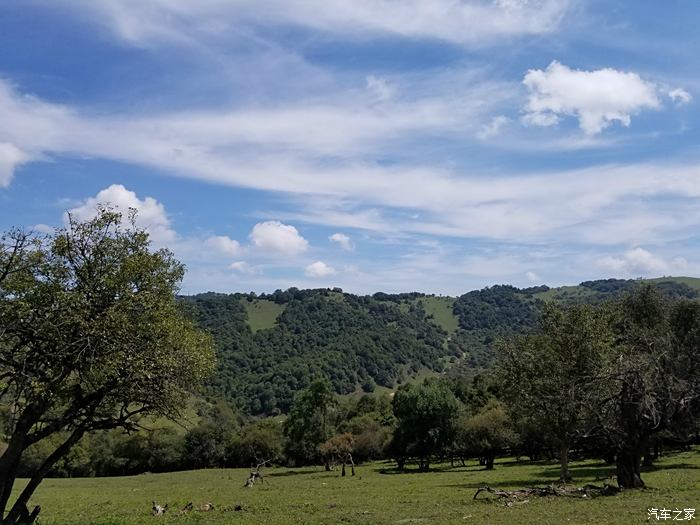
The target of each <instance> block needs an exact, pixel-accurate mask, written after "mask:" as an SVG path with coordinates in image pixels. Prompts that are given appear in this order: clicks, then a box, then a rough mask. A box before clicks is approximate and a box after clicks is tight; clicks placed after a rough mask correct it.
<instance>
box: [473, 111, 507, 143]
mask: <svg viewBox="0 0 700 525" xmlns="http://www.w3.org/2000/svg"><path fill="white" fill-rule="evenodd" d="M509 122H510V119H509V118H508V117H505V116H503V115H498V116H496V117H493V118H492V119H491V122H489V123H488V124H485V125H483V126H482V127H481V130H480V131H479V132H478V133H477V137H479V138H480V139H481V140H486V139H489V138H491V137H495V136H496V135H498V134H499V133H500V132H501V130H502V129H503V128H504V127H505V126H506V125H507V124H508V123H509Z"/></svg>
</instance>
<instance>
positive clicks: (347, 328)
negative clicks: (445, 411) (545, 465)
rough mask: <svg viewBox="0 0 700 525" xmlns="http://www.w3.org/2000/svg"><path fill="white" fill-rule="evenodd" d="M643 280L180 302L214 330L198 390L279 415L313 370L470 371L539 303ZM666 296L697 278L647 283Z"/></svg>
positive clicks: (378, 379) (337, 376)
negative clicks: (210, 360)
mask: <svg viewBox="0 0 700 525" xmlns="http://www.w3.org/2000/svg"><path fill="white" fill-rule="evenodd" d="M642 282H645V281H642V280H621V279H606V280H598V281H586V282H582V283H581V284H579V285H577V286H562V287H558V288H549V287H547V286H538V287H531V288H524V289H519V288H515V287H513V286H508V285H497V286H492V287H488V288H484V289H482V290H475V291H471V292H467V293H465V294H463V295H461V296H459V297H445V296H435V295H424V294H420V293H415V292H413V293H403V294H386V293H381V292H380V293H376V294H374V295H372V296H357V295H353V294H349V293H344V292H342V290H340V289H333V290H329V289H318V290H298V289H296V288H291V289H289V290H287V291H281V290H278V291H276V292H274V293H273V294H263V295H259V296H258V295H255V294H217V293H206V294H199V295H195V296H188V297H183V298H182V301H183V302H184V303H185V304H186V305H187V307H188V308H189V309H190V311H191V312H192V315H193V316H194V318H195V319H196V320H197V322H198V323H199V324H200V326H201V327H202V328H204V329H205V330H208V331H209V332H211V333H212V335H213V336H214V339H215V342H216V345H217V354H218V367H217V370H216V372H215V374H214V376H213V377H212V378H211V380H210V382H209V384H208V385H207V389H208V392H209V394H210V395H212V396H219V397H223V398H225V399H227V400H229V401H231V402H233V403H235V404H236V405H237V406H239V407H240V408H241V409H242V410H243V411H244V412H247V413H250V414H276V413H279V412H286V411H287V410H288V409H289V407H290V405H291V402H292V400H293V397H294V394H295V392H297V391H298V390H300V389H302V388H305V387H306V386H308V384H309V383H310V382H311V381H312V380H313V379H315V378H317V377H319V376H325V377H328V378H329V379H330V380H331V382H332V384H333V386H334V388H335V390H336V391H337V392H338V393H339V394H350V393H352V392H357V391H358V390H360V389H363V390H365V391H371V390H373V389H375V388H377V386H379V387H380V388H387V389H393V388H395V387H396V386H397V385H399V384H401V383H402V382H405V381H410V380H411V379H412V378H413V377H416V376H418V375H421V376H423V375H426V374H430V373H443V372H446V373H454V374H461V375H475V374H478V373H479V372H481V371H483V370H484V369H487V368H488V367H489V366H491V365H492V363H493V359H494V352H493V343H494V342H495V341H496V340H497V339H498V338H500V337H508V336H511V335H513V334H516V333H519V332H522V331H524V330H527V329H529V328H532V327H533V326H535V324H536V323H537V319H538V316H539V314H540V311H541V309H542V306H543V305H544V304H545V303H546V302H555V303H559V304H572V303H578V302H591V303H595V302H601V301H605V300H607V299H611V298H614V297H617V296H620V295H621V294H624V293H627V292H630V291H632V290H633V289H634V288H635V287H637V286H639V285H640V284H641V283H642ZM648 282H651V283H653V284H654V285H655V286H657V287H658V288H659V290H660V291H661V292H662V293H664V294H665V295H667V296H668V297H670V298H690V299H696V298H698V297H700V279H698V278H693V277H662V278H658V279H650V280H648Z"/></svg>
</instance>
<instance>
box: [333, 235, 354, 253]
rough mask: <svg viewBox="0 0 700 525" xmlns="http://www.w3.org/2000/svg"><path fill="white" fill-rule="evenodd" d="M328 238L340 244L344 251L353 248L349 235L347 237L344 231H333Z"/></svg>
mask: <svg viewBox="0 0 700 525" xmlns="http://www.w3.org/2000/svg"><path fill="white" fill-rule="evenodd" d="M328 240H329V241H332V242H335V243H338V246H340V247H341V248H342V249H343V250H346V251H351V250H352V249H353V248H354V246H353V244H352V241H351V240H350V237H348V236H347V235H345V234H344V233H334V234H333V235H331V236H329V237H328Z"/></svg>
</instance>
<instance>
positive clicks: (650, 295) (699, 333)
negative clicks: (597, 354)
mask: <svg viewBox="0 0 700 525" xmlns="http://www.w3.org/2000/svg"><path fill="white" fill-rule="evenodd" d="M613 329H614V332H615V335H616V341H615V347H614V352H612V353H611V355H610V358H609V360H608V362H607V364H606V369H605V371H604V380H605V381H604V383H602V384H601V386H600V387H599V388H598V389H599V390H602V391H603V392H604V394H605V397H604V400H605V401H604V402H603V403H600V404H599V408H600V410H599V412H598V421H599V424H600V430H601V432H602V435H603V437H604V438H605V440H606V441H607V442H608V444H609V446H610V447H611V448H612V451H613V452H614V454H615V461H616V467H617V481H618V484H619V485H620V486H621V487H624V488H640V487H644V481H643V480H642V477H641V459H642V456H643V455H644V453H645V452H646V450H647V448H648V447H649V445H650V439H651V438H652V437H653V436H654V435H657V434H659V433H660V432H664V433H670V434H675V435H679V434H680V435H683V434H684V433H686V432H689V431H692V430H693V429H694V428H695V424H696V423H694V422H696V421H697V418H698V415H699V414H700V363H699V362H698V361H699V360H698V347H699V345H700V307H699V305H698V304H697V303H695V302H690V301H680V302H677V303H674V304H669V303H668V302H667V301H665V300H664V299H663V297H662V296H661V295H660V294H659V292H658V291H657V290H655V289H654V288H653V287H651V286H642V287H641V288H639V289H638V290H637V291H635V292H634V293H633V294H631V295H629V296H627V297H625V298H624V299H623V300H621V301H619V302H618V304H617V305H616V308H615V312H614V321H613Z"/></svg>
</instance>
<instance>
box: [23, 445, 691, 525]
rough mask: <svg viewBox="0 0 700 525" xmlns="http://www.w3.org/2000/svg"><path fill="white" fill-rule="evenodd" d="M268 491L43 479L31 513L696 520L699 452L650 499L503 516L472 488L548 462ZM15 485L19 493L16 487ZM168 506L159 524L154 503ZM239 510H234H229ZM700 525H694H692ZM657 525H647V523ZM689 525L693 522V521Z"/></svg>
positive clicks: (217, 476)
mask: <svg viewBox="0 0 700 525" xmlns="http://www.w3.org/2000/svg"><path fill="white" fill-rule="evenodd" d="M571 472H572V474H573V476H574V478H575V481H576V484H577V485H579V486H581V485H583V484H586V483H595V484H597V485H601V484H602V483H603V482H604V481H606V480H608V481H611V477H612V476H613V475H614V467H613V466H610V465H606V464H604V463H601V462H599V461H580V462H574V463H573V465H572V469H571ZM264 474H265V481H264V483H258V484H256V485H255V486H254V487H253V488H251V489H247V488H244V487H243V484H244V482H245V480H246V478H247V475H248V470H246V469H214V470H198V471H189V472H176V473H168V474H142V475H139V476H130V477H115V478H75V479H47V480H45V481H44V483H42V485H41V486H40V488H39V489H38V490H37V492H36V494H35V496H34V498H33V500H32V505H34V504H38V505H41V506H42V513H41V516H40V522H41V524H43V525H68V524H95V525H117V524H119V525H121V524H125V525H131V524H133V525H137V524H144V523H149V524H151V523H182V524H189V523H201V524H204V523H207V524H209V523H211V524H223V523H265V524H268V523H280V524H287V523H289V524H320V523H357V524H402V523H404V524H408V523H426V524H428V523H466V524H468V523H475V524H483V523H487V524H491V523H493V524H508V525H515V524H549V523H551V524H554V523H557V524H559V523H571V524H576V523H620V524H633V523H635V524H636V523H645V522H647V521H648V520H647V518H648V512H647V509H648V508H650V507H656V508H662V507H665V508H668V509H675V508H678V509H685V508H696V509H698V511H699V512H700V450H698V449H695V450H693V451H688V452H681V453H676V454H672V455H667V456H665V457H663V458H661V459H660V460H659V461H658V463H657V464H656V465H655V466H654V467H651V468H649V469H647V470H646V471H645V472H644V474H643V476H644V479H645V481H646V483H647V485H648V488H647V489H644V490H639V491H628V492H623V493H622V494H619V495H617V496H610V497H600V498H595V499H587V498H581V499H580V498H563V497H548V498H532V499H531V500H530V501H529V502H527V503H522V504H516V505H513V506H510V507H509V506H507V505H505V504H503V503H502V502H500V501H498V500H496V499H494V498H487V497H484V499H481V498H482V496H483V494H482V495H480V496H479V499H477V500H476V501H475V500H474V499H473V496H474V493H475V492H476V490H477V488H478V487H480V486H483V485H489V486H491V487H494V488H522V487H526V486H533V485H547V484H549V483H552V482H554V481H555V480H556V479H557V476H558V467H557V465H556V464H555V463H552V462H528V461H523V462H517V461H515V460H514V459H501V460H500V461H498V462H497V464H496V468H495V469H494V470H492V471H486V470H483V467H481V466H479V465H476V464H475V463H474V462H469V463H468V464H467V466H465V467H461V466H460V467H454V468H451V467H450V466H449V465H436V466H435V467H434V468H433V470H432V471H430V472H427V473H418V472H413V471H411V470H409V471H407V472H406V473H398V472H397V471H396V470H395V468H394V464H393V463H391V462H380V463H379V462H378V463H369V464H364V465H359V466H358V468H357V475H356V476H355V477H351V476H349V472H348V476H346V477H340V473H339V472H338V471H332V472H325V471H324V470H323V469H322V468H320V467H318V468H315V467H312V468H294V469H289V468H269V469H265V470H264ZM20 485H21V483H20ZM152 500H155V501H157V502H158V503H161V504H165V503H167V504H168V505H169V512H168V513H167V514H166V515H165V516H162V517H153V516H151V514H150V510H151V501H152ZM190 501H191V502H193V503H194V506H195V508H196V507H197V506H199V505H201V504H204V503H207V502H211V503H212V504H213V505H214V507H215V508H214V510H213V511H210V512H196V511H193V512H190V513H187V514H179V513H178V511H179V509H180V508H182V507H184V506H185V505H186V504H187V503H188V502H190ZM236 509H238V510H236ZM695 519H698V520H700V518H695ZM652 521H654V520H652ZM690 522H692V521H690Z"/></svg>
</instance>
